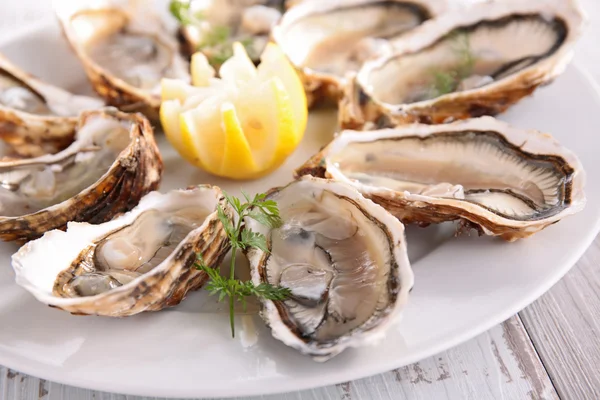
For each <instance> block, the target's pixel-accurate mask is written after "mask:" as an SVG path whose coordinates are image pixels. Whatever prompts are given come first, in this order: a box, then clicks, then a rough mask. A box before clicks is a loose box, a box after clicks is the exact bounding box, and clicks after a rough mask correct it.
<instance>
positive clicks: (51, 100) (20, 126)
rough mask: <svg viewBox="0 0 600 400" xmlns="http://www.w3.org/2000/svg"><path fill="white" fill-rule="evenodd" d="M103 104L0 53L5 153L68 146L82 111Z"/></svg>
mask: <svg viewBox="0 0 600 400" xmlns="http://www.w3.org/2000/svg"><path fill="white" fill-rule="evenodd" d="M102 106H103V102H102V101H100V100H99V99H94V98H91V97H85V96H77V95H74V94H71V93H69V92H67V91H65V90H63V89H60V88H58V87H55V86H52V85H50V84H47V83H45V82H42V81H40V80H39V79H37V78H35V77H33V76H31V75H29V74H28V73H26V72H25V71H23V70H21V69H20V68H19V67H17V66H16V65H14V64H13V63H12V62H10V61H9V60H8V59H7V58H6V57H4V56H3V55H1V54H0V138H1V139H2V140H3V141H4V143H5V144H6V146H5V149H4V150H5V151H4V153H5V154H4V155H5V156H21V157H35V156H39V155H42V154H47V153H56V152H57V151H60V150H62V149H64V148H65V147H67V146H68V145H69V144H70V143H71V142H72V141H73V137H74V135H75V128H76V126H77V121H78V118H77V116H78V115H79V113H80V112H82V111H84V110H93V109H97V108H100V107H102Z"/></svg>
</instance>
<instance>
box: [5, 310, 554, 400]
mask: <svg viewBox="0 0 600 400" xmlns="http://www.w3.org/2000/svg"><path fill="white" fill-rule="evenodd" d="M0 388H2V389H0V400H59V399H64V400H84V399H96V400H98V399H105V400H109V399H110V400H116V399H125V398H127V399H128V400H143V399H144V398H142V397H131V396H127V397H125V396H122V395H113V394H109V393H101V392H96V391H90V390H83V389H77V388H73V387H69V386H64V385H60V384H57V383H51V382H46V381H44V380H42V379H37V378H33V377H30V376H27V375H23V374H20V373H17V372H15V371H11V370H9V369H6V368H0ZM398 398H401V399H405V400H432V399H473V400H486V399H489V400H495V399H534V400H537V399H545V400H552V399H558V396H557V393H556V391H555V390H554V387H553V386H552V382H551V381H550V379H549V378H548V375H547V374H546V372H545V370H544V368H543V366H542V363H541V362H540V359H539V358H538V356H537V354H536V352H535V350H534V348H533V346H532V344H531V341H530V340H529V337H528V336H527V333H526V332H525V329H524V328H523V325H522V324H521V321H520V319H519V318H518V317H514V318H511V319H510V320H508V321H507V322H505V323H504V324H502V325H498V326H497V327H495V328H494V329H492V330H490V331H488V332H486V333H484V334H482V335H480V336H479V337H477V338H476V339H474V340H472V341H470V342H468V343H466V344H464V345H462V346H458V347H456V348H454V349H451V350H449V351H446V352H444V353H442V354H439V355H437V356H435V357H431V358H429V359H426V360H423V361H421V362H419V363H416V364H413V365H410V366H406V367H404V368H399V369H396V370H394V371H390V372H388V373H386V374H382V375H377V376H374V377H371V378H366V379H360V380H357V381H354V382H346V383H343V384H339V385H335V386H328V387H325V388H320V389H314V390H306V391H302V392H294V393H287V394H282V395H274V396H261V397H252V398H245V399H244V400H258V399H263V400H275V399H283V400H319V399H332V400H333V399H335V400H356V399H373V400H391V399H398Z"/></svg>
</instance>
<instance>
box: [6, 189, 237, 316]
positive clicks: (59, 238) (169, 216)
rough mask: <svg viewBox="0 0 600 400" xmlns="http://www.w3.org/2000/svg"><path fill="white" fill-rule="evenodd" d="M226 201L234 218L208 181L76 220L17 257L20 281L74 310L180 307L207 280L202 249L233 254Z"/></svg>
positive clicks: (122, 312)
mask: <svg viewBox="0 0 600 400" xmlns="http://www.w3.org/2000/svg"><path fill="white" fill-rule="evenodd" d="M218 204H220V205H221V207H222V209H223V210H224V212H225V213H226V215H228V216H229V217H231V216H232V212H231V209H230V208H229V206H228V204H227V203H226V202H225V200H224V197H223V195H222V193H221V191H220V190H219V189H218V188H216V187H210V186H200V187H197V188H194V189H189V190H178V191H173V192H170V193H167V194H161V193H158V192H153V193H150V194H148V195H147V196H146V197H144V198H143V199H142V201H141V202H140V204H139V206H137V207H136V208H135V209H133V210H132V211H130V212H128V213H126V214H124V215H122V216H120V217H118V218H116V219H114V220H112V221H110V222H106V223H103V224H100V225H90V224H88V223H74V222H71V223H69V225H68V228H67V231H66V232H63V231H59V230H54V231H50V232H48V233H46V234H45V235H44V236H43V237H42V238H40V239H37V240H34V241H32V242H29V243H27V244H26V245H25V246H23V247H22V248H21V249H19V251H18V252H17V253H15V254H14V255H13V257H12V265H13V268H14V270H15V274H16V281H17V283H18V284H19V285H21V286H23V287H24V288H25V289H27V290H28V291H29V292H31V293H32V294H33V295H34V296H35V297H36V298H37V299H38V300H39V301H41V302H43V303H46V304H48V305H50V306H52V307H57V308H60V309H63V310H65V311H69V312H71V313H74V314H89V315H102V316H109V317H124V316H130V315H134V314H137V313H140V312H143V311H158V310H161V309H163V308H165V307H170V306H174V305H177V304H178V303H179V302H181V301H182V300H183V299H184V298H185V296H186V294H187V293H188V291H190V290H195V289H198V288H199V287H201V286H202V284H203V283H204V282H205V281H206V279H207V276H206V273H204V272H201V271H199V270H196V269H195V268H194V267H193V265H194V263H195V262H196V260H197V258H196V257H197V255H196V254H197V253H199V252H200V253H202V255H203V259H204V262H205V264H206V265H209V266H211V267H217V266H218V265H219V264H220V263H221V261H222V259H223V257H224V256H225V254H226V253H227V251H229V241H228V239H227V235H226V234H225V231H224V229H223V225H222V224H221V223H220V222H219V220H218V217H217V205H218Z"/></svg>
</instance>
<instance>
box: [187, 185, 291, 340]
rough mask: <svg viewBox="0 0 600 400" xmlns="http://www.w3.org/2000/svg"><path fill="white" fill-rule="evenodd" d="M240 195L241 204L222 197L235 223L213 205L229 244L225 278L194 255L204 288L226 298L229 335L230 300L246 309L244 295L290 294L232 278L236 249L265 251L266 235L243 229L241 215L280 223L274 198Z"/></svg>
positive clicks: (281, 297)
mask: <svg viewBox="0 0 600 400" xmlns="http://www.w3.org/2000/svg"><path fill="white" fill-rule="evenodd" d="M242 193H243V192H242ZM243 195H244V198H245V200H246V202H245V203H242V202H241V200H240V199H238V198H236V197H232V196H229V195H228V194H227V193H224V196H225V199H226V200H227V202H228V203H229V205H230V206H231V207H232V208H233V210H234V211H235V213H236V215H237V217H238V218H237V222H235V219H234V220H232V219H230V218H229V217H228V216H227V214H226V213H225V211H224V210H223V208H222V207H221V206H220V205H219V206H218V208H217V216H218V218H219V220H220V221H221V223H222V224H223V228H224V229H225V233H226V234H227V238H228V239H229V241H230V243H231V264H230V268H229V270H230V273H229V277H228V278H227V277H223V276H221V274H220V273H219V271H218V270H216V269H212V268H210V267H208V266H207V265H206V264H205V263H204V260H203V258H202V255H201V254H198V262H197V263H196V264H195V266H196V268H197V269H199V270H202V271H204V272H206V273H207V274H208V276H209V278H210V282H209V283H208V285H207V286H206V289H207V290H208V291H210V294H211V295H216V294H218V295H219V301H223V300H224V299H225V297H228V298H229V322H230V325H231V336H232V337H235V325H234V302H235V301H236V300H237V301H239V302H241V303H242V307H244V309H246V298H247V297H249V296H256V297H261V298H263V299H268V300H276V301H277V300H285V299H286V298H287V297H288V296H289V295H290V290H289V289H288V288H283V287H275V286H273V285H270V284H267V283H261V284H260V285H258V286H255V285H254V284H253V283H252V282H250V281H247V282H242V281H240V280H239V279H235V257H236V253H237V250H238V249H239V250H247V249H249V248H252V247H254V248H258V249H260V250H262V251H265V252H268V251H269V248H268V246H267V238H266V237H265V236H264V235H263V234H261V233H258V232H253V231H251V230H249V229H243V228H245V223H244V218H252V219H254V220H256V221H258V222H259V223H261V224H263V225H265V226H267V227H269V228H272V229H273V228H277V227H279V226H281V224H282V220H281V217H280V216H279V210H278V208H277V203H276V202H275V201H273V200H266V195H265V194H257V195H256V196H254V198H250V197H249V196H248V195H247V194H246V193H243Z"/></svg>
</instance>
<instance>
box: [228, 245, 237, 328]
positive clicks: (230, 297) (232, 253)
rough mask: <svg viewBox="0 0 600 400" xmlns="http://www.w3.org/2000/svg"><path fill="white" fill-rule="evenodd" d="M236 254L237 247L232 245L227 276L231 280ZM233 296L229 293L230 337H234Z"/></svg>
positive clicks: (233, 274)
mask: <svg viewBox="0 0 600 400" xmlns="http://www.w3.org/2000/svg"><path fill="white" fill-rule="evenodd" d="M236 254H237V247H236V246H233V247H232V248H231V266H230V267H229V268H230V273H229V276H230V278H231V279H232V280H233V279H235V256H236ZM234 297H235V296H233V295H231V296H229V324H230V325H231V337H232V338H234V337H235V321H234V317H235V315H234V312H235V310H234V301H235V299H234Z"/></svg>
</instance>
